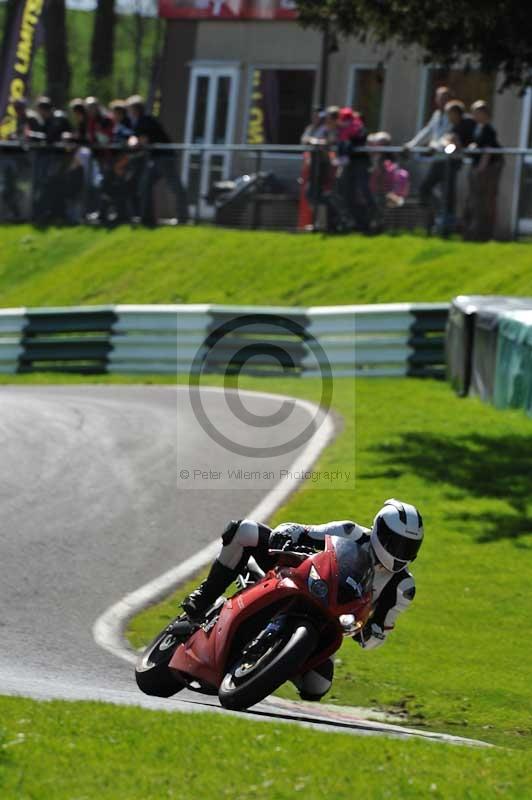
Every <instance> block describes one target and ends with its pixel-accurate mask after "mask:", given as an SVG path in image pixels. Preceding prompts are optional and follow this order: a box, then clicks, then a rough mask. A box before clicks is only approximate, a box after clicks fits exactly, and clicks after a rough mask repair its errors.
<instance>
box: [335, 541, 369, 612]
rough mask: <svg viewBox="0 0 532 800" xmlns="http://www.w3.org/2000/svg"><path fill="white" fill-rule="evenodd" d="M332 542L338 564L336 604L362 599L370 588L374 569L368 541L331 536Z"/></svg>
mask: <svg viewBox="0 0 532 800" xmlns="http://www.w3.org/2000/svg"><path fill="white" fill-rule="evenodd" d="M332 542H333V546H334V550H335V553H336V561H337V564H338V604H339V605H345V604H346V603H352V602H353V601H356V600H360V599H362V597H363V596H364V595H365V594H366V593H367V592H369V591H370V589H371V586H372V584H373V576H374V571H375V561H374V558H373V550H372V549H371V547H370V544H369V542H366V543H365V544H360V543H359V542H356V541H353V540H352V539H343V538H340V537H339V536H333V537H332Z"/></svg>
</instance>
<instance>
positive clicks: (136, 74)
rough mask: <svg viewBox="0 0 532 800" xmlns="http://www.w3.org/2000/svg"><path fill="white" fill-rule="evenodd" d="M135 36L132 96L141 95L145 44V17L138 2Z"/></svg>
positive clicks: (135, 16)
mask: <svg viewBox="0 0 532 800" xmlns="http://www.w3.org/2000/svg"><path fill="white" fill-rule="evenodd" d="M134 20H135V36H134V39H133V41H134V52H135V61H134V64H133V86H132V88H131V94H138V93H140V75H141V68H142V44H143V42H144V17H143V16H142V14H141V9H140V2H139V0H137V3H136V8H135V15H134Z"/></svg>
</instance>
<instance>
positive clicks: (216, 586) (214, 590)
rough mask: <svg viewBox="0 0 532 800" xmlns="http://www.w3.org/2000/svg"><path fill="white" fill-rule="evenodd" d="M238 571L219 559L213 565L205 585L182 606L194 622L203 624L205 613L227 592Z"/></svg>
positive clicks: (195, 591) (199, 587)
mask: <svg viewBox="0 0 532 800" xmlns="http://www.w3.org/2000/svg"><path fill="white" fill-rule="evenodd" d="M236 575H237V571H236V570H234V569H230V568H229V567H226V566H224V565H223V564H221V563H220V562H219V561H218V559H216V561H215V562H214V563H213V565H212V567H211V570H210V572H209V574H208V575H207V577H206V578H205V580H204V581H203V583H201V584H200V585H199V586H198V588H197V589H195V590H194V591H193V592H191V593H190V594H189V595H188V597H185V599H184V600H183V602H182V603H181V606H182V608H183V610H184V612H185V614H186V615H187V617H188V618H189V619H190V620H192V622H201V621H202V620H203V618H204V616H205V612H206V611H208V609H209V608H210V607H211V606H212V604H213V603H214V601H215V600H217V599H218V597H220V595H221V594H223V593H224V592H225V590H226V589H227V587H228V586H229V585H230V584H231V583H232V582H233V581H234V579H235V577H236Z"/></svg>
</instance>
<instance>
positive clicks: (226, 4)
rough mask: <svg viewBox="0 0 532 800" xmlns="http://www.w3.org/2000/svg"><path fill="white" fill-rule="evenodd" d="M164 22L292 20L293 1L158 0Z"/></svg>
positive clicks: (294, 13)
mask: <svg viewBox="0 0 532 800" xmlns="http://www.w3.org/2000/svg"><path fill="white" fill-rule="evenodd" d="M159 16H160V17H164V18H165V19H224V20H227V19H234V20H239V19H265V20H272V19H296V17H297V10H296V4H295V2H294V0H159Z"/></svg>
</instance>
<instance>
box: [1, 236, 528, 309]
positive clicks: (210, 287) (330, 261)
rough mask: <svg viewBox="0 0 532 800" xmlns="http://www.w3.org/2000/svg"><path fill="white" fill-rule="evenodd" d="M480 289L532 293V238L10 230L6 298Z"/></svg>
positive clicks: (8, 301)
mask: <svg viewBox="0 0 532 800" xmlns="http://www.w3.org/2000/svg"><path fill="white" fill-rule="evenodd" d="M220 253H223V268H222V266H221V264H220ZM222 269H223V271H222ZM468 293H480V294H482V293H485V294H522V295H532V272H531V270H530V247H529V245H527V244H523V243H509V244H503V243H499V242H490V243H488V244H475V243H469V242H467V243H464V242H458V241H441V240H433V239H426V238H425V237H423V236H412V235H403V236H380V237H378V238H374V239H368V238H367V237H363V236H349V237H342V238H335V237H326V236H310V235H309V236H305V235H301V236H294V235H292V234H282V233H263V232H250V231H230V230H220V229H216V228H210V227H198V228H189V227H185V228H175V229H173V228H166V229H159V230H153V231H150V230H145V229H138V230H132V229H130V228H127V227H122V228H119V229H116V230H114V231H106V230H101V229H89V228H75V229H49V230H46V231H39V230H36V229H34V228H31V227H29V226H20V227H1V228H0V306H17V305H27V306H35V305H68V304H77V303H79V304H84V305H88V304H98V303H117V302H122V303H172V302H181V303H208V302H212V303H229V304H246V303H256V304H259V305H268V304H271V305H328V304H335V303H340V304H345V303H380V302H395V301H423V300H449V299H450V298H451V297H453V296H454V295H456V294H468Z"/></svg>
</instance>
